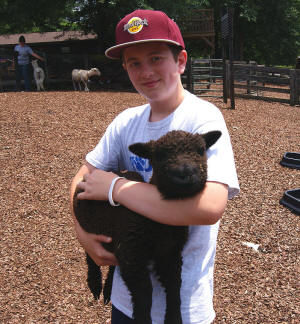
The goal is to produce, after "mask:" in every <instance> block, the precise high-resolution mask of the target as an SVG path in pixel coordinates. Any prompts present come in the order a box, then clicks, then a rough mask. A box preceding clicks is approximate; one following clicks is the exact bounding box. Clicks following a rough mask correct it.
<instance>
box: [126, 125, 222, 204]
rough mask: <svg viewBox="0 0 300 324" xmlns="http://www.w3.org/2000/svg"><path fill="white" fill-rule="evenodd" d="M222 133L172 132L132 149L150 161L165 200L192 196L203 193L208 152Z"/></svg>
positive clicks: (154, 179) (154, 180) (133, 146)
mask: <svg viewBox="0 0 300 324" xmlns="http://www.w3.org/2000/svg"><path fill="white" fill-rule="evenodd" d="M220 135H221V133H220V132H209V133H207V134H204V135H199V134H191V133H188V132H184V131H172V132H169V133H167V134H166V135H164V136H163V137H161V138H160V139H158V140H157V141H150V142H149V143H138V144H133V145H131V146H130V150H131V151H132V152H133V153H135V154H137V155H139V156H142V157H144V158H148V159H149V161H150V164H151V165H152V168H153V176H152V180H151V182H152V183H155V184H156V186H157V188H158V190H159V191H160V192H161V194H162V195H163V197H164V198H167V199H170V198H185V197H191V196H193V195H195V194H196V193H198V192H200V191H201V190H202V189H203V188H204V186H205V182H206V178H207V163H206V150H207V149H208V148H209V147H210V146H211V145H213V144H214V143H215V142H216V141H217V139H218V138H219V137H220Z"/></svg>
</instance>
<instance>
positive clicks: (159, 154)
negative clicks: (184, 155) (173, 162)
mask: <svg viewBox="0 0 300 324" xmlns="http://www.w3.org/2000/svg"><path fill="white" fill-rule="evenodd" d="M156 154H157V157H158V158H159V159H163V158H165V157H166V155H167V152H166V151H165V150H157V152H156Z"/></svg>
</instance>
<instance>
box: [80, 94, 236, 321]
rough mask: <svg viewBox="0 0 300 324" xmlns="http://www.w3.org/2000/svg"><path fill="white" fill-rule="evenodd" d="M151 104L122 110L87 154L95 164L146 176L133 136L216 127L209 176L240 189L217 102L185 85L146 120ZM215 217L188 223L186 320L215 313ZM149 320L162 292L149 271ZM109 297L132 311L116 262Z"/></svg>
mask: <svg viewBox="0 0 300 324" xmlns="http://www.w3.org/2000/svg"><path fill="white" fill-rule="evenodd" d="M149 115H150V105H149V104H146V105H143V106H139V107H135V108H129V109H127V110H125V111H123V112H122V113H120V114H119V115H118V116H117V117H116V118H115V120H114V121H113V122H112V123H111V124H110V125H109V127H108V128H107V130H106V133H105V134H104V136H103V137H102V139H101V140H100V142H99V143H98V145H97V146H96V147H95V148H94V150H93V151H91V152H89V153H88V154H87V156H86V160H87V162H89V163H90V164H92V165H93V166H94V167H96V168H99V169H102V170H106V171H111V170H130V171H138V172H139V173H140V174H141V175H142V176H143V178H144V180H145V181H147V182H149V180H150V178H151V175H152V167H151V165H149V161H148V160H145V159H143V158H139V157H137V156H135V155H134V154H133V153H131V152H129V150H128V146H129V145H130V144H133V143H136V142H148V141H149V140H151V139H152V140H156V139H158V138H160V137H161V136H163V135H164V134H166V133H167V132H168V131H171V130H184V131H187V132H191V133H200V134H201V133H206V132H208V131H212V130H220V131H221V132H222V136H221V137H220V138H219V140H218V141H217V142H216V143H215V144H214V145H213V146H212V147H211V148H209V150H208V151H207V157H208V160H207V165H208V181H215V182H221V183H224V184H227V185H228V187H229V190H228V198H229V199H230V198H232V197H234V196H235V195H236V194H238V192H239V184H238V179H237V174H236V169H235V163H234V157H233V152H232V147H231V142H230V138H229V134H228V131H227V128H226V125H225V121H224V118H223V116H222V114H221V112H220V111H219V109H218V108H217V107H215V106H214V105H213V104H211V103H209V102H207V101H204V100H202V99H200V98H197V97H196V96H194V95H192V94H191V93H189V92H188V91H185V97H184V100H183V102H182V103H181V104H180V105H179V106H178V107H177V109H176V110H175V111H174V112H173V113H172V114H170V115H169V116H167V117H166V118H165V119H163V120H160V121H157V122H149ZM218 229H219V222H217V223H216V224H214V225H203V226H202V225H201V226H200V225H197V226H189V239H188V241H187V243H186V245H185V247H184V250H183V253H182V257H183V266H182V286H181V313H182V318H183V323H184V324H192V323H193V324H194V323H197V324H200V323H201V324H209V323H211V322H212V321H213V319H214V317H215V312H214V309H213V271H214V260H215V252H216V241H217V235H218ZM151 280H152V284H153V295H152V296H153V298H152V300H153V301H152V310H151V316H152V322H153V324H163V322H164V314H165V305H166V303H165V292H164V290H163V288H162V287H161V285H160V283H159V281H158V280H157V279H156V278H155V277H154V276H153V275H152V277H151ZM111 300H112V303H113V304H114V306H115V307H116V308H118V309H119V310H120V311H121V312H123V313H124V314H126V315H127V316H129V317H131V316H132V306H131V298H130V295H129V292H128V290H127V287H126V285H125V284H124V282H123V280H122V278H121V276H120V272H119V268H118V267H117V268H116V271H115V275H114V280H113V289H112V297H111Z"/></svg>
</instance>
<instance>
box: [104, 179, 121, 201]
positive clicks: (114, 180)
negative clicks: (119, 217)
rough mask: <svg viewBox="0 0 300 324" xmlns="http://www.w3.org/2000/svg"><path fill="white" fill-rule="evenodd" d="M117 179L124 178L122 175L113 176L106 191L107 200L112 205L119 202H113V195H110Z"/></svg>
mask: <svg viewBox="0 0 300 324" xmlns="http://www.w3.org/2000/svg"><path fill="white" fill-rule="evenodd" d="M119 179H124V177H116V178H114V179H113V181H112V182H111V185H110V188H109V192H108V200H109V203H110V204H111V205H112V206H120V204H119V203H115V202H114V200H113V197H112V193H113V190H114V186H115V183H116V182H117V181H118V180H119Z"/></svg>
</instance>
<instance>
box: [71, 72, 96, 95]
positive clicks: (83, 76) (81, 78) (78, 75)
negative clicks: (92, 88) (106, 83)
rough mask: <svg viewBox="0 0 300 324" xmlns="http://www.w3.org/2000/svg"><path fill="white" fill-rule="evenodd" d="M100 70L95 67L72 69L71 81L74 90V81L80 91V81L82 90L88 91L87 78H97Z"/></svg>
mask: <svg viewBox="0 0 300 324" xmlns="http://www.w3.org/2000/svg"><path fill="white" fill-rule="evenodd" d="M100 75H101V72H100V71H99V70H98V69H97V68H92V69H90V70H78V69H74V70H73V71H72V82H73V87H74V90H77V89H76V83H77V85H78V90H79V91H81V85H80V82H82V83H83V84H84V91H89V88H88V86H87V82H88V80H93V79H99V77H100Z"/></svg>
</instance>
